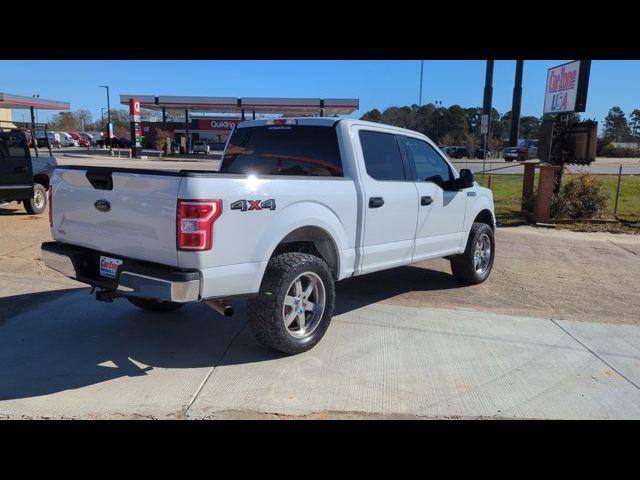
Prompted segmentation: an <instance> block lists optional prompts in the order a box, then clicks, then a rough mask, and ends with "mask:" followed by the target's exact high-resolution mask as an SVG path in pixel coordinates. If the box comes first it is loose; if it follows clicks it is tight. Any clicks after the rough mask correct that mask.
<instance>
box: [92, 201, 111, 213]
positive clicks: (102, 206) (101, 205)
mask: <svg viewBox="0 0 640 480" xmlns="http://www.w3.org/2000/svg"><path fill="white" fill-rule="evenodd" d="M93 206H94V207H96V210H100V211H101V212H108V211H109V210H111V204H110V203H109V202H108V201H107V200H102V199H101V200H96V203H94V204H93Z"/></svg>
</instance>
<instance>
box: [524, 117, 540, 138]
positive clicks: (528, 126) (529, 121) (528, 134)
mask: <svg viewBox="0 0 640 480" xmlns="http://www.w3.org/2000/svg"><path fill="white" fill-rule="evenodd" d="M540 126H541V122H540V119H539V118H538V117H522V118H520V136H521V137H522V138H527V139H531V140H536V139H537V138H538V136H539V135H540Z"/></svg>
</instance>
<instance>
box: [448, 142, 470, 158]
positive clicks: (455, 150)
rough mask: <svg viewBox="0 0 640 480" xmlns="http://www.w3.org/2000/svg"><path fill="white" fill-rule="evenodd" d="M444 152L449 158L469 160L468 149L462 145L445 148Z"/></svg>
mask: <svg viewBox="0 0 640 480" xmlns="http://www.w3.org/2000/svg"><path fill="white" fill-rule="evenodd" d="M442 151H443V152H444V153H445V155H447V156H448V157H449V158H464V157H467V158H469V152H468V150H467V147H463V146H462V145H450V146H448V147H443V148H442Z"/></svg>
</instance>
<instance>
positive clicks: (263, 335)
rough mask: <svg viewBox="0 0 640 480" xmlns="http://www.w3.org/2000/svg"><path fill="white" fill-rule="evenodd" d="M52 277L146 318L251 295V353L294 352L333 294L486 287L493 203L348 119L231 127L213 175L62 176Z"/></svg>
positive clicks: (416, 153) (438, 156)
mask: <svg viewBox="0 0 640 480" xmlns="http://www.w3.org/2000/svg"><path fill="white" fill-rule="evenodd" d="M51 186H52V189H51V190H52V199H51V200H52V201H51V206H52V215H51V233H52V235H53V238H54V239H55V241H54V242H46V243H43V244H42V254H43V258H44V260H45V263H46V264H47V265H48V266H49V267H51V268H53V269H55V270H58V271H60V272H63V273H64V274H66V275H68V276H69V277H71V278H75V279H77V280H79V281H81V282H84V283H87V284H89V285H92V286H94V287H97V288H98V289H99V291H98V292H97V294H96V298H97V299H98V300H103V301H111V300H112V299H114V298H117V297H125V298H127V299H128V300H129V301H130V302H131V303H133V304H134V305H136V306H138V307H140V308H143V309H145V310H147V311H154V312H164V311H171V310H175V309H177V308H179V307H181V306H182V305H184V304H185V303H187V302H206V303H207V304H208V305H210V306H211V307H212V308H214V309H215V310H216V311H218V312H220V313H222V314H227V315H229V314H231V311H232V309H231V307H229V306H228V303H227V301H228V300H229V299H232V298H239V297H248V298H249V300H248V302H249V304H248V317H249V323H250V325H251V327H252V329H253V332H254V334H255V336H256V337H257V339H258V340H259V341H260V342H261V343H263V344H264V345H267V346H269V347H271V348H274V349H276V350H279V351H281V352H285V353H288V354H296V353H299V352H303V351H306V350H308V349H310V348H311V347H313V346H314V345H315V344H316V343H318V341H320V339H321V338H322V336H323V335H324V334H325V332H326V330H327V328H328V327H329V323H330V321H331V317H332V314H333V309H334V303H335V288H334V282H336V281H339V280H342V279H344V278H348V277H353V276H356V275H363V274H366V273H370V272H375V271H378V270H384V269H388V268H393V267H398V266H401V265H407V264H411V263H415V262H420V261H423V260H427V259H432V258H437V257H447V258H448V259H450V262H451V268H452V271H453V275H454V276H455V277H456V278H457V279H459V280H461V281H463V282H466V283H471V284H474V283H480V282H483V281H484V280H485V279H486V278H487V277H488V276H489V273H490V272H491V267H492V265H493V260H494V255H495V242H494V230H495V217H494V213H493V211H494V206H493V197H492V194H491V191H490V190H488V189H486V188H482V187H480V186H478V185H477V183H475V182H474V180H473V175H472V174H471V172H470V171H469V170H461V172H460V174H458V172H457V171H456V169H455V168H454V167H453V166H452V165H451V164H450V163H449V161H448V160H447V158H446V157H445V156H444V155H443V154H442V153H441V152H440V150H439V149H438V148H437V147H436V146H435V145H434V144H433V142H431V140H429V139H428V138H427V137H425V136H424V135H422V134H420V133H417V132H414V131H410V130H405V129H401V128H396V127H391V126H387V125H382V124H377V123H370V122H365V121H361V120H354V119H338V118H322V117H318V118H298V119H272V120H255V121H246V122H242V123H240V124H238V126H237V128H236V129H235V130H234V132H233V133H232V135H231V137H230V138H229V141H228V143H227V145H226V148H225V152H224V156H223V160H222V164H221V168H220V171H219V172H205V171H197V170H180V171H160V170H136V169H129V168H106V167H79V166H65V167H58V168H57V169H56V171H55V174H54V176H53V179H52V181H51Z"/></svg>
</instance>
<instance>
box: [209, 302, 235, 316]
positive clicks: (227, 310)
mask: <svg viewBox="0 0 640 480" xmlns="http://www.w3.org/2000/svg"><path fill="white" fill-rule="evenodd" d="M205 303H206V304H207V305H209V306H210V307H211V308H212V309H213V310H215V311H216V312H218V313H219V314H220V315H222V316H223V317H227V318H229V317H232V316H233V313H234V312H233V307H232V306H231V305H227V304H226V303H224V302H223V301H222V300H207V301H206V302H205Z"/></svg>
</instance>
